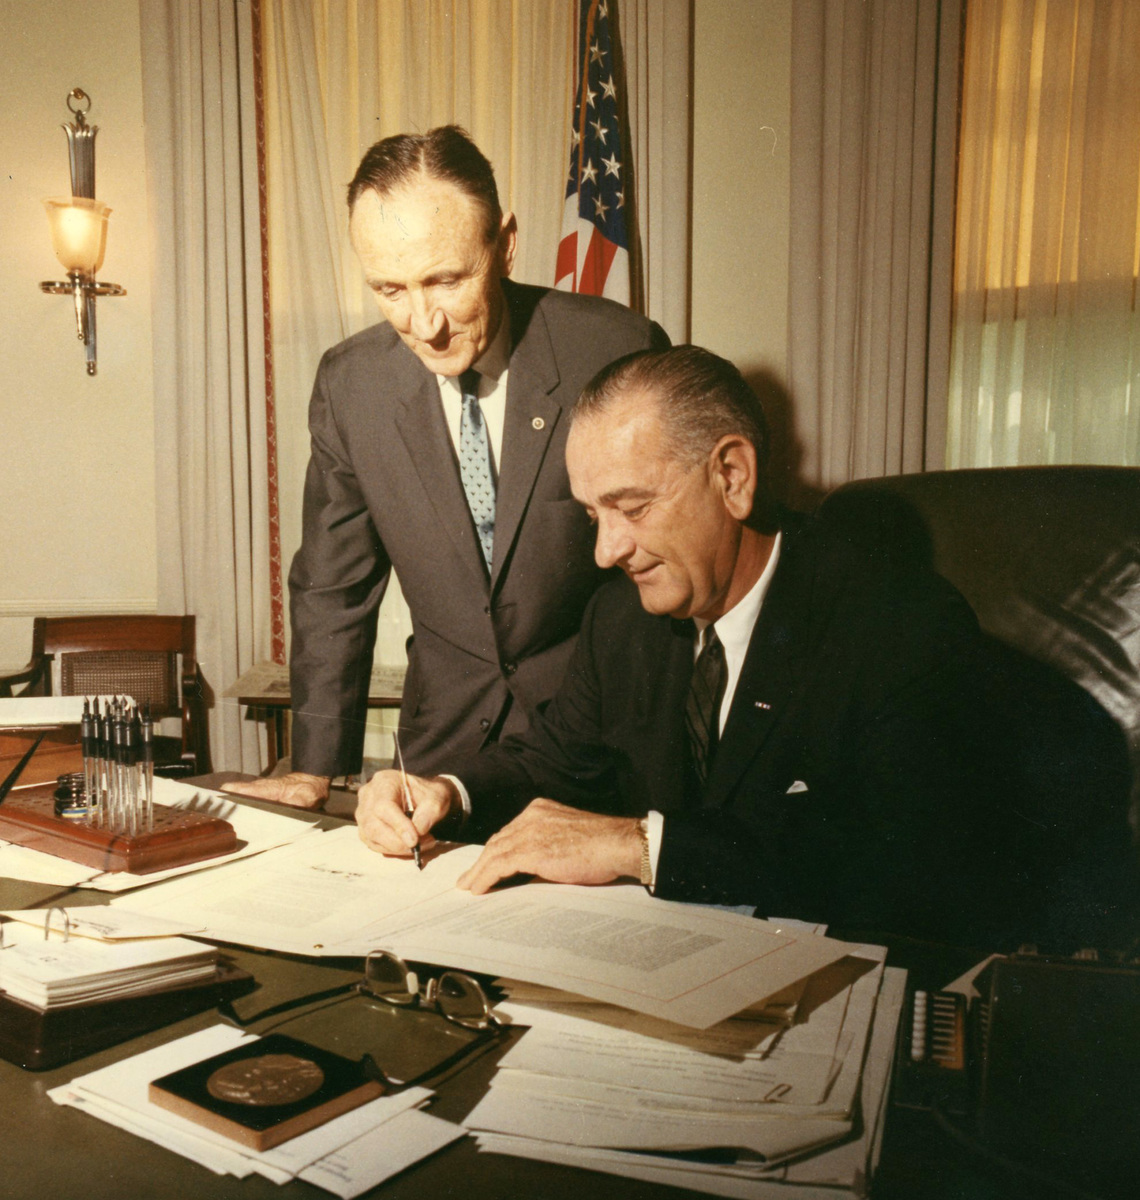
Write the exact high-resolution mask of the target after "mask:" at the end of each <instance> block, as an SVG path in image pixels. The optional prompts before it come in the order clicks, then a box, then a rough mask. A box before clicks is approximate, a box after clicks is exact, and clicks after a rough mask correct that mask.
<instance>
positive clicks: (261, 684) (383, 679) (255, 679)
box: [222, 662, 405, 769]
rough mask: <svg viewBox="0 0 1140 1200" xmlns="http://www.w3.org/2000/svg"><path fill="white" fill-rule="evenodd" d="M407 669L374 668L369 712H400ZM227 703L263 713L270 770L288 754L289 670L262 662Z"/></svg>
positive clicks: (247, 674) (229, 695) (231, 690)
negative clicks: (376, 710)
mask: <svg viewBox="0 0 1140 1200" xmlns="http://www.w3.org/2000/svg"><path fill="white" fill-rule="evenodd" d="M404 673H405V668H404V667H373V668H372V678H371V681H370V683H369V685H368V707H369V708H399V707H400V701H401V698H402V696H403V693H404ZM222 696H223V697H224V698H225V699H227V700H236V701H237V702H238V703H239V704H248V705H249V706H250V708H256V709H260V710H262V711H263V714H264V719H265V722H266V725H267V727H268V733H269V766H270V769H272V768H273V767H275V766H276V765H277V762H278V760H279V759H280V758H282V757H283V756H284V755H285V753H286V747H285V710H286V709H287V708H289V706H290V705H291V704H292V696H291V695H290V689H289V668H288V667H287V666H282V665H281V664H280V663H273V662H261V663H256V664H255V665H254V666H252V667H250V669H249V670H248V671H246V672H245V673H244V674H243V675H241V676H240V677H239V678H238V679H237V680H236V681H235V682H234V683H232V684H230V686H229V687H228V688H226V690H225V691H224V692H223V693H222Z"/></svg>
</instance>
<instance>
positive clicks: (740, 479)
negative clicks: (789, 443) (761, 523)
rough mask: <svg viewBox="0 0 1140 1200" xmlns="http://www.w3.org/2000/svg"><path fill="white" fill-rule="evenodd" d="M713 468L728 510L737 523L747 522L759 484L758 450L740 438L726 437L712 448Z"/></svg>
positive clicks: (726, 435)
mask: <svg viewBox="0 0 1140 1200" xmlns="http://www.w3.org/2000/svg"><path fill="white" fill-rule="evenodd" d="M711 466H712V472H713V480H714V483H715V484H716V485H717V486H718V487H719V488H720V489H721V495H722V496H723V498H724V504H725V507H726V508H727V509H728V511H729V513H730V514H731V515H732V516H733V517H735V518H736V520H738V521H744V520H746V519H747V518H748V516H749V515H750V514H751V512H752V503H753V500H754V499H755V497H756V488H757V485H758V483H759V472H758V468H757V462H756V447H755V446H753V445H752V443H751V442H750V441H749V440H748V439H747V438H746V437H743V436H741V435H740V434H736V433H729V434H725V436H724V437H722V438H721V439H720V441H719V442H717V444H716V446H715V447H714V448H713V451H712V457H711Z"/></svg>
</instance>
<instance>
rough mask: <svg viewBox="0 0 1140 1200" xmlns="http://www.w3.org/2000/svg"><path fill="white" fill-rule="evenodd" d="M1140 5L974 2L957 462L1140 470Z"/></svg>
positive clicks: (960, 270)
mask: <svg viewBox="0 0 1140 1200" xmlns="http://www.w3.org/2000/svg"><path fill="white" fill-rule="evenodd" d="M1138 64H1140V4H1137V3H1135V0H1097V2H1096V3H1091V2H1090V0H1036V3H1032V4H1031V3H1027V2H1025V0H970V4H969V6H968V8H967V18H966V46H965V58H964V78H963V98H962V144H961V165H960V169H959V183H958V241H957V249H956V255H955V314H954V348H953V374H952V387H951V409H950V424H949V462H950V465H952V466H962V467H973V466H978V467H983V466H1004V465H1015V464H1018V463H1067V462H1086V463H1109V464H1117V465H1140V312H1138V311H1137V307H1136V279H1137V277H1138V275H1140V210H1138V197H1140V66H1138Z"/></svg>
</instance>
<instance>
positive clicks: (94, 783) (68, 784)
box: [55, 696, 154, 837]
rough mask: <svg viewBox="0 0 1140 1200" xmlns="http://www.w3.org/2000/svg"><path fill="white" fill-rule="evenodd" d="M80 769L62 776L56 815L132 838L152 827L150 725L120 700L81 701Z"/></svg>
mask: <svg viewBox="0 0 1140 1200" xmlns="http://www.w3.org/2000/svg"><path fill="white" fill-rule="evenodd" d="M79 733H80V740H81V746H82V751H83V770H82V771H76V772H74V773H73V774H70V775H61V776H60V778H59V788H58V790H57V791H56V794H55V811H56V815H57V816H60V817H63V818H65V819H66V820H69V821H77V822H81V823H83V824H86V825H91V826H93V827H96V828H99V829H106V830H108V831H110V832H112V833H117V834H125V835H126V836H128V837H135V836H137V835H138V834H140V833H148V832H150V830H152V829H153V828H154V722H153V721H152V720H151V715H150V705H149V704H145V705H144V706H143V707H142V709H141V710H140V708H139V707H138V705H137V704H134V703H132V702H131V700H129V699H128V698H127V697H125V696H117V697H111V698H106V699H104V702H103V706H102V708H101V707H100V703H99V697H95V698H94V699H93V700H88V699H86V698H85V699H84V701H83V717H82V720H81V724H80V727H79Z"/></svg>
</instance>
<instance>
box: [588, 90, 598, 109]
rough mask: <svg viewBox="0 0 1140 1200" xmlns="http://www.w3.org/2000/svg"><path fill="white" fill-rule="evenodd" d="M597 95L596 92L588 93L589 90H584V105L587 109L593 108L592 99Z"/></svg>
mask: <svg viewBox="0 0 1140 1200" xmlns="http://www.w3.org/2000/svg"><path fill="white" fill-rule="evenodd" d="M597 94H598V93H597V92H592V91H590V89H589V88H588V87H587V88H586V104H587V106H588V107H590V108H593V107H594V97H595V96H596V95H597Z"/></svg>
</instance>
